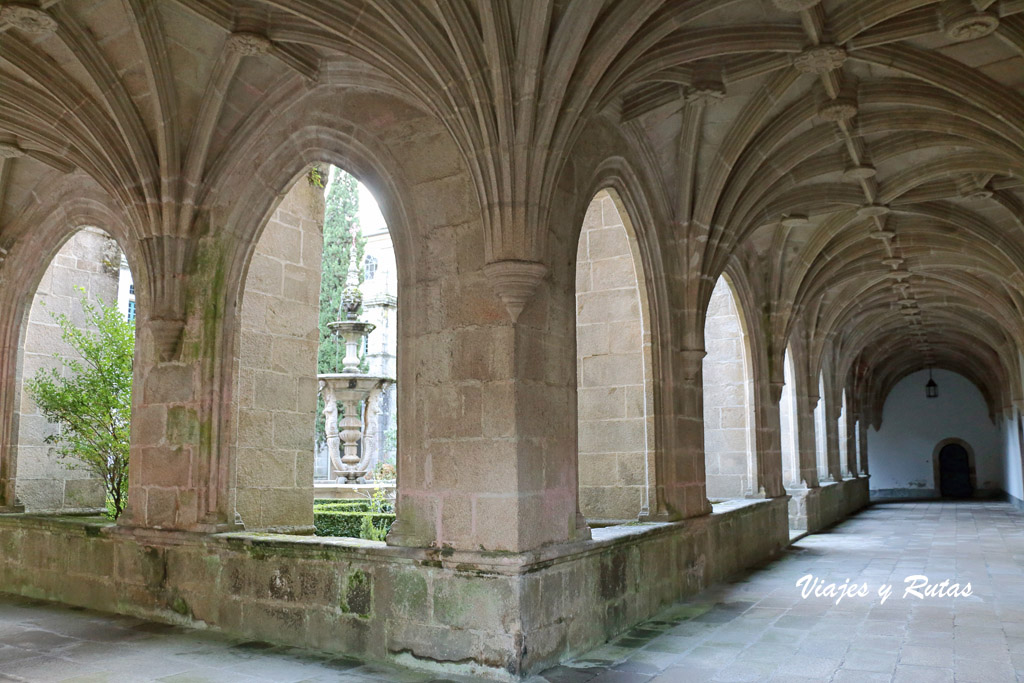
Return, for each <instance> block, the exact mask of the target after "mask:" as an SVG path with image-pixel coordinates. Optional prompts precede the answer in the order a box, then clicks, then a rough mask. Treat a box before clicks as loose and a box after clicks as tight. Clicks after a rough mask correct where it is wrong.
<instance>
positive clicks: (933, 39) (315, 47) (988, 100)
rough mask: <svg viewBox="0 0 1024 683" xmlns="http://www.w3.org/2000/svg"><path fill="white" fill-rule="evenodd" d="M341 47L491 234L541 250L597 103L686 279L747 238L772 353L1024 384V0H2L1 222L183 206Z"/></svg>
mask: <svg viewBox="0 0 1024 683" xmlns="http://www.w3.org/2000/svg"><path fill="white" fill-rule="evenodd" d="M360 70H362V71H363V72H365V74H366V75H365V77H363V85H364V86H365V87H371V88H372V87H377V86H375V85H374V84H375V83H376V84H380V85H379V87H387V88H389V89H391V90H393V91H395V92H400V93H403V96H404V97H406V98H407V99H408V100H409V101H410V102H413V103H416V106H419V107H421V108H422V109H423V110H425V111H427V112H429V113H430V114H431V115H433V116H435V117H436V118H437V119H439V120H440V121H442V122H443V123H444V125H445V127H446V128H447V130H448V131H449V132H450V134H451V135H452V137H453V138H454V140H455V141H456V144H457V145H458V147H459V148H460V150H461V151H462V154H463V156H464V159H465V162H466V165H467V167H468V168H469V169H470V173H471V174H472V176H473V178H474V181H475V183H476V186H477V195H478V198H479V200H480V204H481V206H482V207H483V208H484V211H485V214H486V219H485V224H486V229H487V249H488V257H489V258H494V259H498V258H509V257H517V258H523V257H526V258H535V259H537V260H543V258H544V254H545V240H546V234H547V230H546V225H545V212H546V210H547V209H546V208H545V207H548V206H549V205H550V204H551V201H552V197H553V192H554V188H555V187H556V186H557V184H558V183H557V181H558V179H559V177H560V175H561V174H562V173H563V172H564V170H565V165H566V160H567V159H569V158H570V157H571V156H572V154H573V150H574V149H576V147H577V145H580V144H583V143H582V142H581V136H583V135H584V134H585V131H586V130H587V129H588V125H589V124H590V123H591V122H593V121H596V120H601V121H605V122H611V124H612V125H614V126H616V127H617V128H618V129H619V130H620V131H621V133H622V135H623V137H624V138H625V139H626V140H628V141H629V145H630V146H631V147H632V154H633V156H634V158H635V159H637V160H641V164H642V166H643V168H642V169H641V175H642V177H644V178H645V179H646V187H645V192H646V197H644V198H643V201H645V202H647V203H648V204H650V205H651V206H654V207H661V208H659V209H658V210H655V211H653V215H655V216H658V217H660V220H662V221H663V222H664V225H658V226H653V229H657V230H672V231H675V232H676V233H678V235H679V236H680V238H681V243H682V244H684V245H685V247H684V248H685V250H686V252H687V253H688V254H689V255H690V257H689V258H688V259H683V260H686V261H687V263H685V264H684V266H682V270H683V272H684V273H685V275H686V277H687V278H689V281H691V282H692V283H694V284H693V286H692V291H691V294H690V297H691V298H690V301H689V302H686V303H690V304H693V307H694V308H700V307H701V306H702V305H704V304H706V302H707V300H708V299H709V297H710V294H711V289H712V287H713V286H714V282H715V280H716V279H717V277H718V275H719V274H720V273H721V272H722V271H723V270H724V269H725V268H726V267H728V266H729V265H730V263H732V264H741V265H740V266H739V267H742V269H743V270H744V272H745V276H746V277H747V278H748V279H749V281H750V282H751V283H759V286H760V290H761V291H763V292H764V300H763V302H762V303H761V305H763V307H764V309H765V310H764V311H759V312H754V313H753V315H755V316H756V315H757V314H761V315H760V317H761V319H763V320H767V321H769V322H768V323H767V325H768V326H769V327H770V329H768V330H766V331H765V343H767V344H769V345H770V347H771V354H772V358H773V362H774V363H775V365H776V366H777V368H778V369H779V373H780V375H781V355H782V353H784V351H785V347H786V343H787V340H789V339H791V338H792V337H791V335H800V336H801V338H802V339H803V340H805V341H806V344H807V348H809V349H810V350H811V351H812V353H811V358H810V364H809V366H808V368H807V372H809V373H811V374H813V375H814V376H816V373H817V368H818V367H820V364H821V362H822V358H824V357H825V355H826V350H827V349H831V353H834V354H835V358H836V361H837V364H838V365H837V367H838V368H840V376H841V377H846V378H847V380H848V382H849V383H850V385H851V386H855V387H857V388H858V389H860V390H861V391H860V392H859V393H860V394H861V395H864V396H867V397H869V401H873V402H874V403H875V404H879V402H880V401H881V400H882V399H884V397H885V395H886V394H887V393H888V390H889V389H890V388H891V387H892V385H893V384H894V383H895V382H896V381H898V380H899V379H900V378H901V377H903V376H905V375H906V374H907V373H909V372H912V371H914V370H916V369H919V368H921V367H925V366H927V365H935V366H936V367H945V368H949V369H951V370H955V371H958V372H961V373H963V374H964V375H966V376H967V377H969V378H970V379H972V380H973V381H974V382H975V383H977V384H978V385H979V386H980V387H981V388H982V390H983V391H984V392H985V394H986V396H987V397H988V398H989V401H990V405H991V407H992V408H993V410H996V409H999V408H1001V407H1002V406H1004V405H1006V404H1007V402H1008V401H1010V400H1013V399H1021V398H1024V396H1021V395H1019V394H1020V391H1019V388H1018V386H1019V384H1020V381H1019V373H1020V368H1019V364H1018V352H1017V350H1018V349H1019V348H1022V344H1024V324H1022V320H1024V317H1022V308H1024V227H1022V218H1024V0H997V1H992V0H974V1H973V2H972V1H969V0H944V1H943V2H935V1H933V0H823V1H821V2H817V1H815V0H734V1H727V0H680V1H675V2H672V1H664V0H621V1H614V0H605V1H601V0H573V1H570V0H562V1H556V0H510V1H509V2H505V3H498V2H480V3H476V2H469V1H451V2H447V1H441V0H436V1H429V2H428V1H426V0H424V1H423V2H414V1H409V0H395V1H393V2H388V1H384V0H366V1H362V2H359V1H355V0H344V1H342V0H248V1H245V2H240V1H239V2H236V1H233V0H232V1H229V0H95V1H93V0H42V1H41V2H32V1H30V0H27V1H25V2H19V3H12V2H2V3H0V247H3V246H5V245H6V244H10V243H12V242H13V241H14V240H16V239H18V238H19V236H21V235H23V234H25V232H26V231H30V230H31V229H32V225H33V222H34V221H38V220H39V219H40V217H41V216H43V215H46V214H47V212H50V211H52V210H54V207H53V206H52V203H53V202H54V198H57V197H66V196H67V195H68V193H71V194H73V193H74V192H76V191H77V190H76V188H84V187H87V186H88V187H94V188H97V189H98V191H101V192H103V193H105V194H106V195H107V196H108V197H109V198H110V199H111V201H112V203H113V204H114V205H115V206H117V207H118V209H119V211H120V212H121V213H122V214H123V215H124V217H125V220H126V222H127V223H128V224H130V225H131V226H132V230H133V231H135V232H136V233H137V235H138V236H139V237H145V236H148V235H154V234H160V235H188V234H189V233H190V231H191V230H192V229H193V224H192V221H193V219H194V207H196V206H200V205H202V204H203V203H204V202H206V201H209V198H208V196H207V193H208V192H209V191H210V188H212V187H214V186H215V185H216V182H217V180H218V178H217V174H218V173H219V172H220V170H221V164H220V160H221V159H222V158H223V157H224V156H225V155H226V154H227V152H228V151H229V150H233V149H236V148H244V146H245V144H246V136H253V135H257V134H258V132H259V128H260V126H259V122H260V121H263V120H267V119H268V118H270V117H272V116H273V114H274V110H275V103H280V102H281V101H282V98H285V97H290V96H297V94H301V92H302V91H303V90H305V89H310V88H313V87H315V84H316V83H317V82H318V81H320V80H322V79H323V78H324V76H325V74H328V73H333V72H339V71H347V72H352V73H358V72H360ZM493 150H502V151H503V153H501V154H495V153H492V152H493ZM516 207H521V208H522V210H520V209H519V208H516ZM751 314H752V313H751V312H748V316H750V315H751ZM698 317H699V316H698ZM699 322H700V321H699V320H696V321H695V322H694V325H693V326H694V329H698V330H699V329H702V325H699V324H698V323H699ZM813 384H814V385H815V386H816V384H817V382H816V381H815V382H813Z"/></svg>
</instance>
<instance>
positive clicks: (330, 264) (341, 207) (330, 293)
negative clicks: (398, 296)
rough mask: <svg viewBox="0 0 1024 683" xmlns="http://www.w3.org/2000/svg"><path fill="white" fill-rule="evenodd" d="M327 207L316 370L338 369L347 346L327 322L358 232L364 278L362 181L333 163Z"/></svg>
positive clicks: (320, 419)
mask: <svg viewBox="0 0 1024 683" xmlns="http://www.w3.org/2000/svg"><path fill="white" fill-rule="evenodd" d="M325 192H326V198H325V207H324V251H323V260H322V261H321V270H320V348H319V352H318V354H317V372H318V373H329V372H338V371H340V369H341V358H342V357H343V356H344V355H345V349H344V346H343V345H341V344H340V343H339V342H338V339H337V337H335V336H334V334H332V333H331V331H330V329H329V328H328V327H327V323H330V322H333V321H335V320H339V316H338V307H339V306H340V305H341V293H342V290H344V289H345V276H346V275H347V273H348V259H349V253H350V251H351V249H352V236H353V235H355V238H356V239H355V246H356V250H357V251H356V254H357V263H359V264H360V266H359V281H360V282H362V280H363V273H362V263H363V250H364V248H365V245H366V240H365V239H363V236H362V232H361V231H360V229H359V183H358V181H357V180H356V179H355V177H354V176H352V175H350V174H348V173H346V172H345V171H343V170H342V169H340V168H337V167H336V166H331V167H330V174H329V180H328V183H327V188H326V191H325ZM323 409H324V405H323V401H322V400H319V401H317V416H316V424H317V427H316V440H317V443H318V444H322V443H323V442H324V416H323Z"/></svg>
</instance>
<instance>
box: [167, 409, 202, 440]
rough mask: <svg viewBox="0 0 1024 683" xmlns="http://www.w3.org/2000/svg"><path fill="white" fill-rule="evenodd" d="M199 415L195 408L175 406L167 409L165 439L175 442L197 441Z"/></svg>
mask: <svg viewBox="0 0 1024 683" xmlns="http://www.w3.org/2000/svg"><path fill="white" fill-rule="evenodd" d="M199 437H200V427H199V415H198V414H197V413H196V411H195V409H193V408H188V407H186V406H175V407H172V408H169V409H168V410H167V439H168V441H170V442H171V443H175V444H195V443H198V442H199Z"/></svg>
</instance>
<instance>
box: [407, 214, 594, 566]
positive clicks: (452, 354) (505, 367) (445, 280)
mask: <svg viewBox="0 0 1024 683" xmlns="http://www.w3.org/2000/svg"><path fill="white" fill-rule="evenodd" d="M427 239H428V240H434V241H436V242H437V244H433V245H431V247H430V249H431V251H432V253H452V254H456V253H457V254H459V258H460V259H463V258H464V259H465V261H463V262H462V263H460V266H462V267H460V268H458V269H448V270H443V271H442V270H440V269H435V270H434V271H428V270H427V269H424V270H423V271H422V272H421V273H420V279H419V280H418V281H416V282H413V283H412V285H411V286H410V287H409V288H407V289H403V295H402V296H403V298H402V300H401V301H400V304H399V305H400V306H401V311H402V314H401V316H400V318H399V324H400V326H401V330H402V333H401V336H400V344H399V353H400V355H401V359H400V367H399V377H398V387H399V408H398V412H399V416H400V418H399V419H400V423H401V428H400V430H399V447H398V487H397V490H398V492H397V520H396V522H395V524H394V525H393V526H392V529H391V532H390V534H389V535H388V543H389V544H392V545H406V546H420V547H423V546H432V547H437V548H451V549H465V550H474V551H479V550H488V551H505V552H523V551H528V550H531V549H535V548H537V547H540V546H542V545H545V544H553V543H564V542H568V541H572V540H576V539H579V538H584V537H587V535H588V534H589V530H588V529H587V527H586V525H585V523H583V522H582V519H581V517H580V516H579V514H578V506H577V489H578V487H577V472H576V450H577V448H576V445H577V444H576V424H577V421H576V350H575V347H576V345H575V332H576V329H575V287H574V281H573V277H572V273H571V272H570V269H569V267H568V266H569V263H568V262H566V263H564V264H561V265H560V266H559V267H555V268H553V269H551V270H549V269H548V268H547V267H546V266H544V265H542V264H538V263H534V262H526V261H521V262H520V261H505V262H494V263H491V264H488V265H486V266H485V265H484V264H483V263H481V261H480V260H479V259H478V255H480V254H483V253H484V249H483V248H482V244H481V243H480V240H481V239H482V238H481V235H480V233H479V231H478V230H474V229H473V226H472V225H471V224H470V225H466V226H464V227H456V228H452V229H451V230H446V231H440V230H438V231H435V232H434V233H431V235H430V236H428V237H427ZM448 240H451V241H450V242H448ZM425 275H430V276H432V277H430V279H427V278H426V277H425ZM531 289H532V291H531Z"/></svg>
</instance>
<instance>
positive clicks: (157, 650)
mask: <svg viewBox="0 0 1024 683" xmlns="http://www.w3.org/2000/svg"><path fill="white" fill-rule="evenodd" d="M808 574H810V575H813V576H814V577H816V578H818V579H821V580H822V582H823V583H824V584H826V585H827V584H828V583H838V584H842V583H843V582H844V581H846V580H847V579H849V580H850V582H851V583H858V584H866V585H867V588H868V589H869V591H870V592H869V594H868V595H867V596H850V597H845V598H843V599H842V600H840V601H839V603H838V604H836V599H835V598H830V597H818V596H814V595H811V596H808V597H806V598H803V597H802V596H801V590H800V588H798V587H797V581H798V580H799V579H800V578H801V577H803V576H806V575H808ZM913 575H925V576H927V577H928V579H929V580H930V581H931V582H932V583H933V584H938V583H939V582H941V581H943V580H945V579H949V580H950V582H958V583H960V584H961V585H964V584H966V583H967V582H970V584H971V589H972V593H973V594H972V595H971V596H969V597H925V598H923V599H917V598H915V597H913V596H907V597H904V589H905V584H904V579H905V578H906V577H908V576H913ZM885 584H888V585H891V586H892V594H891V596H890V597H889V598H888V599H887V600H886V601H885V603H884V604H882V603H881V598H880V597H879V595H878V589H879V587H880V586H883V585H885ZM157 680H158V681H174V682H176V683H204V682H218V683H219V682H221V681H224V682H232V681H268V680H270V681H282V682H283V681H340V682H344V681H353V682H355V681H396V682H401V681H409V682H410V683H417V682H428V681H469V680H471V679H469V678H466V677H460V676H447V677H445V676H437V675H436V674H430V673H424V672H421V671H413V670H409V669H400V668H396V667H386V666H381V665H377V664H365V663H362V662H360V661H358V660H355V659H351V658H346V657H333V658H332V657H327V656H319V655H316V654H311V653H308V652H303V651H300V650H295V649H292V648H281V647H271V646H269V645H266V644H262V643H243V642H239V641H237V640H232V639H230V638H227V637H225V636H222V635H219V634H216V633H211V632H206V631H194V630H189V629H183V628H178V627H174V626H166V625H162V624H153V623H149V622H144V621H141V620H139V619H133V618H129V617H121V616H112V615H104V614H99V613H96V612H90V611H87V610H77V609H73V608H68V607H64V606H60V605H54V604H50V603H43V602H37V601H30V600H25V599H22V598H16V597H12V596H3V595H0V681H41V682H46V683H49V682H51V681H77V682H79V683H86V682H88V683H103V682H106V681H117V682H118V683H123V682H126V681H157ZM533 680H534V681H535V682H536V683H540V682H542V681H545V682H547V683H685V682H686V681H769V680H770V681H793V682H799V681H815V682H820V681H834V682H836V683H842V682H849V681H908V682H912V683H928V682H930V681H958V682H959V681H979V682H983V683H991V682H998V681H1015V680H1020V681H1024V513H1021V512H1019V511H1017V510H1016V509H1014V508H1013V507H1012V506H1010V505H1009V504H1006V503H987V502H985V503H982V502H965V503H952V502H948V503H947V502H941V503H940V502H936V503H902V504H884V505H876V506H874V507H872V508H869V509H868V510H865V511H864V512H862V513H860V514H859V515H857V516H856V517H854V518H853V519H851V520H848V521H846V522H844V523H843V524H841V525H839V526H837V527H835V528H834V529H832V530H831V531H829V532H826V533H822V534H815V535H813V536H808V537H805V538H803V539H800V540H799V541H797V542H796V543H795V544H794V545H793V546H792V547H791V548H790V549H789V550H788V551H787V552H786V553H785V554H784V555H783V556H782V557H781V558H780V559H778V560H776V561H774V562H771V563H770V564H768V565H766V566H764V567H761V568H758V569H756V570H754V571H752V572H750V573H748V574H747V575H745V576H743V577H740V578H739V579H738V580H737V581H735V582H733V583H729V584H724V585H720V586H717V587H714V588H712V589H711V590H709V591H706V592H705V593H703V594H701V595H699V596H696V597H695V598H694V599H692V600H688V601H686V602H684V603H680V604H679V605H676V606H675V607H673V608H672V609H669V610H667V611H665V612H663V613H662V614H659V615H658V617H657V618H656V619H654V620H651V621H649V622H647V623H645V624H642V625H641V626H639V627H637V628H635V629H633V630H632V631H630V632H629V633H627V634H624V635H623V636H622V637H620V638H618V639H617V640H616V641H614V642H612V643H609V644H607V645H605V646H604V647H601V648H599V649H597V650H595V651H593V652H590V653H588V654H587V655H586V656H585V657H582V658H580V659H578V660H575V661H573V662H569V663H568V664H566V665H564V666H560V667H556V668H554V669H551V670H549V671H547V672H545V673H543V674H541V675H540V676H537V677H535V678H534V679H533Z"/></svg>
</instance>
